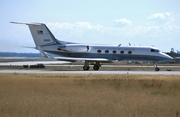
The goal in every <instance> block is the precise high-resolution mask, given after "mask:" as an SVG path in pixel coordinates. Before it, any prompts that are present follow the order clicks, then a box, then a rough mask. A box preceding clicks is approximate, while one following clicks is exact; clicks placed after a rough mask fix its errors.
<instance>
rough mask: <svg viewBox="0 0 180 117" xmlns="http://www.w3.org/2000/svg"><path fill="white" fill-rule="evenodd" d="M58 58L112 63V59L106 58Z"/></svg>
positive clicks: (72, 60)
mask: <svg viewBox="0 0 180 117" xmlns="http://www.w3.org/2000/svg"><path fill="white" fill-rule="evenodd" d="M54 59H56V60H61V61H69V62H77V61H88V62H103V63H112V62H113V61H112V60H109V59H105V58H71V57H54Z"/></svg>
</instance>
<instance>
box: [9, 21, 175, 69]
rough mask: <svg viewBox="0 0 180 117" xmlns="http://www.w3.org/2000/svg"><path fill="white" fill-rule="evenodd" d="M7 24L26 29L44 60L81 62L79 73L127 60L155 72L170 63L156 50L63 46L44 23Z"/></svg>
mask: <svg viewBox="0 0 180 117" xmlns="http://www.w3.org/2000/svg"><path fill="white" fill-rule="evenodd" d="M11 23H15V24H25V25H28V27H29V29H30V32H31V35H32V37H33V40H34V42H35V45H36V47H34V48H35V49H37V50H39V51H40V53H41V54H42V56H43V57H46V58H47V57H48V56H47V54H46V53H51V54H55V55H57V56H58V57H54V59H56V60H59V61H69V62H76V61H82V62H84V66H83V70H89V69H90V65H94V66H93V69H94V70H99V68H100V67H101V65H102V63H113V62H115V61H123V60H128V61H147V62H153V63H154V64H155V71H159V70H160V69H159V67H158V63H159V62H167V61H170V60H172V59H173V58H172V57H170V56H169V55H167V54H165V53H163V52H161V51H160V50H159V49H158V48H156V47H149V46H122V45H121V44H117V45H105V44H82V43H74V42H67V41H62V40H58V39H56V38H55V36H54V35H53V34H52V33H51V31H50V30H49V29H48V27H47V26H46V25H45V24H44V23H19V22H11Z"/></svg>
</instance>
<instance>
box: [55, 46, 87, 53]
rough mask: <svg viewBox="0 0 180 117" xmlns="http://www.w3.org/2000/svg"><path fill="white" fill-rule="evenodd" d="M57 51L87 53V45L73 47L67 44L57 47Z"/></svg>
mask: <svg viewBox="0 0 180 117" xmlns="http://www.w3.org/2000/svg"><path fill="white" fill-rule="evenodd" d="M58 50H63V51H67V52H74V53H76V52H87V51H89V45H74V44H69V45H65V46H59V47H58Z"/></svg>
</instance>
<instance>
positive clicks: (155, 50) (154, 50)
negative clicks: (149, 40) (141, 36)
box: [151, 49, 160, 52]
mask: <svg viewBox="0 0 180 117" xmlns="http://www.w3.org/2000/svg"><path fill="white" fill-rule="evenodd" d="M151 52H160V51H159V50H158V49H151Z"/></svg>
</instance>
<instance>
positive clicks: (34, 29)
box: [27, 24, 57, 47]
mask: <svg viewBox="0 0 180 117" xmlns="http://www.w3.org/2000/svg"><path fill="white" fill-rule="evenodd" d="M27 25H28V26H29V29H30V31H31V34H32V37H33V39H34V42H35V44H36V47H38V46H42V45H48V44H53V43H57V40H56V38H55V37H54V35H53V34H52V33H51V31H50V30H49V29H48V28H47V26H46V25H45V24H27Z"/></svg>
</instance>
